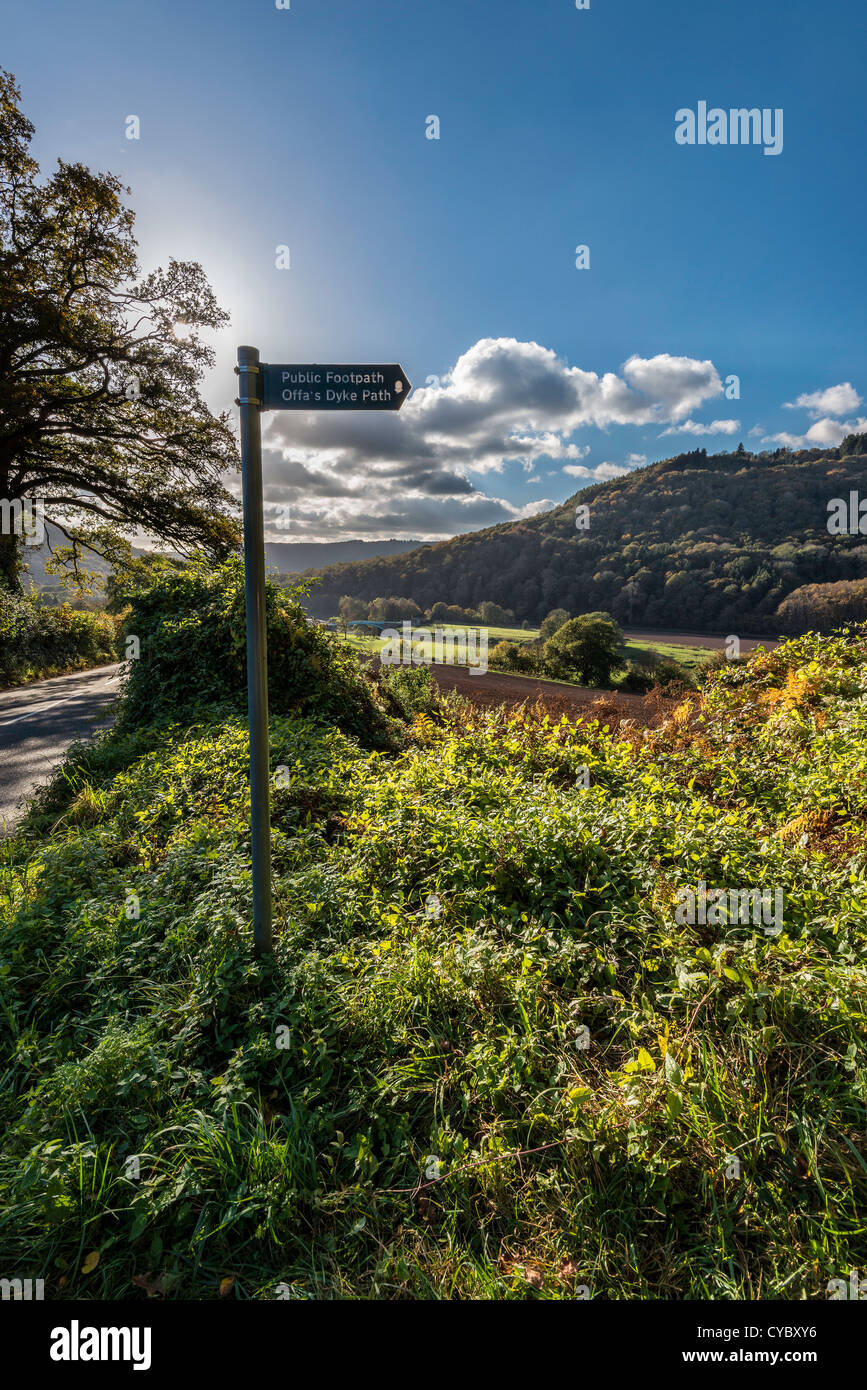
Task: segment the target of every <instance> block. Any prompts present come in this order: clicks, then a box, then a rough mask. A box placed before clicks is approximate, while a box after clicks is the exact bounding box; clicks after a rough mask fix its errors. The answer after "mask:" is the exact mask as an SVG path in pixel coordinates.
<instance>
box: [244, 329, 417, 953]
mask: <svg viewBox="0 0 867 1390" xmlns="http://www.w3.org/2000/svg"><path fill="white" fill-rule="evenodd" d="M235 371H236V373H237V375H238V378H239V381H240V394H239V396H238V397H237V400H236V402H235V404H236V405H238V406H239V407H240V412H241V477H242V493H243V502H244V594H245V601H246V610H247V700H248V709H249V719H250V829H251V841H252V865H253V946H254V949H255V950H256V951H257V953H259V954H265V953H269V952H270V951H271V950H272V923H271V804H270V758H269V754H268V651H267V642H266V622H265V521H264V509H263V502H262V422H261V419H260V416H261V412H262V411H263V410H307V411H312V410H400V408H401V406H402V405H403V403H404V401H405V400H406V398H407V396H408V395H409V393H410V391H411V390H412V387H411V385H410V383H409V381H408V380H407V377H406V373H405V372H404V370H403V368H402V367H400V366H398V365H397V363H389V364H386V365H381V364H374V365H370V364H363V365H360V366H359V365H357V364H356V365H348V364H346V363H339V364H337V365H331V364H329V365H323V364H322V363H319V362H313V363H312V364H301V365H299V364H296V363H289V364H279V365H275V364H274V363H268V362H260V361H259V349H258V348H254V347H239V348H238V365H237V367H236V368H235Z"/></svg>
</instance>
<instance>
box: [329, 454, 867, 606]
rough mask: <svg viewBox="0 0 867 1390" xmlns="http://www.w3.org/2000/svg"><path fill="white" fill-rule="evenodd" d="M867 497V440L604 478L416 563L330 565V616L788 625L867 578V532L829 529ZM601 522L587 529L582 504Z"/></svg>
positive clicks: (703, 457) (413, 556) (672, 462)
mask: <svg viewBox="0 0 867 1390" xmlns="http://www.w3.org/2000/svg"><path fill="white" fill-rule="evenodd" d="M852 491H857V492H858V493H859V495H860V497H861V498H864V499H867V436H865V435H859V436H850V438H849V439H848V440H847V441H846V442H845V443H844V444H843V445H842V446H841V448H840V449H830V450H818V449H813V450H801V451H799V452H797V453H791V452H790V451H788V450H784V449H779V450H777V451H776V452H774V453H763V454H750V453H748V452H745V451H742V450H739V451H736V452H734V453H722V454H715V455H712V456H710V457H709V456H708V455H707V454H706V452H705V451H704V450H696V451H693V452H691V453H687V454H679V455H677V456H676V457H674V458H668V459H663V460H662V461H661V462H659V463H653V464H650V465H648V466H647V467H645V468H641V469H638V470H636V471H635V472H632V473H629V474H626V475H625V476H624V477H622V478H615V479H613V480H612V481H611V482H606V483H599V484H595V485H594V486H592V487H589V488H585V489H583V490H582V491H581V492H580V493H576V494H575V495H574V496H573V497H571V498H570V499H569V500H568V501H567V502H564V503H563V504H562V505H561V506H558V507H555V508H554V509H553V510H552V511H550V512H545V513H543V514H541V515H539V516H536V517H533V518H532V519H530V520H527V521H520V522H511V523H506V524H504V525H499V526H494V527H490V528H488V529H487V530H484V531H475V532H471V533H469V534H467V535H461V536H456V537H455V538H454V539H453V540H450V541H440V542H438V543H437V544H435V545H432V546H426V547H425V548H424V549H416V550H413V551H411V552H409V553H407V554H404V555H394V556H380V557H378V558H376V559H372V560H368V561H367V562H366V563H360V564H359V563H351V564H342V565H331V566H328V567H326V568H324V569H322V570H320V571H319V572H318V574H319V578H320V579H321V583H320V584H319V585H317V586H316V587H315V588H314V590H313V593H312V595H311V602H310V607H311V610H312V611H314V612H315V613H317V614H320V615H325V614H328V613H333V612H334V611H335V610H336V608H337V604H338V602H339V600H340V598H341V596H342V595H344V594H349V595H352V596H353V597H356V598H359V599H363V600H365V601H367V602H370V601H371V600H373V599H375V598H380V597H382V598H390V597H395V598H398V599H414V600H415V602H416V603H418V604H419V605H420V606H421V607H422V608H423V609H429V608H431V607H432V606H433V604H435V603H437V602H443V603H446V604H456V605H458V606H459V607H461V608H464V609H478V607H479V604H480V603H482V602H483V601H486V600H487V601H492V602H494V603H498V604H500V605H501V606H502V607H504V608H509V609H512V610H514V612H515V614H516V615H517V618H518V620H522V619H528V620H529V621H530V622H532V623H538V622H539V621H540V620H541V619H542V618H543V617H544V616H545V614H546V613H548V612H549V611H550V610H551V609H552V608H565V609H567V610H568V611H569V612H572V613H580V612H586V611H588V610H594V609H604V610H606V611H608V612H610V613H612V614H613V615H614V617H615V618H617V619H618V621H620V622H622V623H626V624H631V625H639V626H645V627H651V626H659V625H664V626H665V627H667V628H677V627H689V628H696V627H698V628H701V629H703V630H705V631H714V630H717V631H732V632H733V631H737V630H738V629H739V630H740V631H741V632H746V631H753V632H767V631H769V630H772V631H773V630H775V615H776V612H777V608H778V606H779V604H780V603H781V602H782V601H783V600H784V599H785V598H786V597H787V595H788V594H790V593H792V592H793V591H794V590H795V589H798V588H801V587H802V586H804V585H824V584H831V583H836V582H840V581H844V580H847V581H852V580H856V579H859V578H861V577H863V576H864V575H867V537H863V536H860V535H854V536H853V535H833V536H832V535H830V534H829V532H828V503H829V502H830V501H831V499H832V498H838V497H839V498H845V499H848V496H849V493H850V492H852ZM579 505H584V506H587V507H588V508H589V516H588V520H589V527H588V529H586V530H578V529H576V508H577V507H578V506H579Z"/></svg>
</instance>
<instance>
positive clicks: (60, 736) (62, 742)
mask: <svg viewBox="0 0 867 1390" xmlns="http://www.w3.org/2000/svg"><path fill="white" fill-rule="evenodd" d="M121 669H122V668H121V667H120V666H100V667H98V668H97V670H95V671H76V672H75V674H74V675H71V676H55V677H53V678H52V679H51V680H48V681H37V682H36V684H34V685H24V686H19V687H18V688H17V689H15V690H6V691H3V692H0V835H3V834H4V833H6V831H8V830H9V829H11V827H12V825H13V823H14V821H15V820H16V819H17V817H18V815H19V814H20V807H19V805H18V803H19V802H20V800H21V798H22V797H25V796H28V795H29V794H30V793H32V792H33V791H34V790H35V789H36V787H38V786H40V785H41V784H42V783H43V782H47V781H48V779H49V778H50V776H51V774H52V773H53V771H54V769H55V768H56V767H57V765H58V763H60V762H61V761H62V760H63V755H64V753H65V752H66V750H67V748H68V747H69V745H70V744H71V743H75V742H76V741H77V740H79V739H85V738H88V737H89V736H90V735H91V734H92V733H93V732H94V730H95V729H96V728H104V727H105V726H106V724H108V723H110V720H109V719H108V718H107V717H106V715H105V712H104V711H105V707H106V705H107V704H109V703H110V702H111V701H112V700H114V699H115V698H116V697H117V695H118V693H119V690H120V681H119V676H120V672H121Z"/></svg>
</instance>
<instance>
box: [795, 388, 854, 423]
mask: <svg viewBox="0 0 867 1390" xmlns="http://www.w3.org/2000/svg"><path fill="white" fill-rule="evenodd" d="M860 404H861V397H860V396H859V395H858V392H857V391H856V390H855V387H854V386H853V385H852V383H851V381H844V382H841V384H840V385H839V386H828V387H826V389H825V390H824V391H808V392H805V393H804V394H803V395H802V396H799V397H798V399H797V400H795V401H786V402H785V404H784V405H783V409H784V410H806V411H809V413H810V415H812V417H813V419H814V420H818V419H819V418H820V417H821V416H823V415H845V414H846V413H847V412H848V411H850V410H857V409H858V406H859V405H860Z"/></svg>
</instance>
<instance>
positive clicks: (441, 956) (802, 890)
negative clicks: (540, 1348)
mask: <svg viewBox="0 0 867 1390" xmlns="http://www.w3.org/2000/svg"><path fill="white" fill-rule="evenodd" d="M230 589H231V586H229V589H224V587H223V585H222V583H220V584H217V585H216V591H217V592H219V593H229V592H230ZM196 592H197V593H200V594H201V593H202V592H203V591H201V590H198V589H197V590H196ZM284 602H285V600H284ZM209 612H210V609H209V607H208V605H207V604H206V605H205V609H204V613H203V618H204V620H205V621H206V622H210V621H211V620H212V619H211V617H209ZM290 616H291V614H290ZM170 645H171V644H170ZM172 649H173V648H172ZM221 650H222V649H221ZM316 651H318V648H315V649H311V652H312V654H315V652H316ZM425 675H426V672H424V671H423V670H421V671H412V672H410V671H397V672H395V673H394V674H393V676H390V677H389V678H390V679H392V680H397V678H398V677H399V676H400V677H402V678H403V680H404V682H405V681H406V680H407V678H409V677H411V678H412V679H411V684H412V686H413V687H416V686H419V687H420V686H422V685H423V684H424V680H425ZM414 693H418V692H414ZM191 722H192V727H191V726H190V725H191ZM410 738H411V743H410V746H409V747H407V748H405V749H404V750H403V751H401V752H399V753H397V754H389V753H383V752H376V751H369V750H366V749H364V748H363V747H362V746H361V745H360V743H359V741H358V740H357V739H356V738H354V737H351V736H347V735H346V734H345V733H343V732H341V731H340V730H339V729H337V728H335V727H334V726H333V725H328V724H327V723H325V722H324V721H323V720H321V719H319V718H314V717H310V716H309V715H308V714H306V713H305V714H304V715H301V714H298V713H294V714H285V715H277V716H275V717H274V719H273V720H272V727H271V761H272V767H273V768H274V769H275V783H274V793H273V816H274V825H275V834H274V840H275V850H274V881H275V895H276V913H275V918H276V930H277V954H276V959H275V962H274V965H273V968H271V967H267V968H265V967H262V966H260V965H258V964H256V962H255V961H254V960H253V958H252V956H251V953H250V950H249V944H250V943H249V935H250V923H249V867H248V853H249V849H248V843H249V823H248V815H249V799H248V797H249V794H248V791H247V785H246V756H247V747H246V731H245V726H244V719H243V715H242V714H238V715H237V716H236V715H228V716H227V715H226V713H225V712H224V714H223V716H222V717H220V718H218V717H216V715H215V714H214V713H213V711H211V712H210V713H209V714H208V717H207V718H205V719H202V720H199V721H195V720H193V721H191V720H190V719H189V718H187V717H186V716H185V717H184V720H183V722H181V723H179V724H178V725H176V726H175V727H174V728H170V727H167V726H165V725H162V726H160V727H159V728H153V727H148V726H146V725H142V726H135V727H133V726H131V725H127V727H126V729H125V730H124V729H121V730H120V731H118V732H117V733H116V734H115V735H113V736H112V737H109V738H101V739H99V740H98V741H97V742H96V744H95V745H94V746H93V747H92V748H90V749H83V750H79V753H78V754H77V757H76V760H75V761H74V762H73V763H71V764H70V765H68V767H67V769H66V774H65V777H63V778H60V779H59V780H58V786H57V787H56V788H55V795H54V800H53V801H51V803H50V807H51V821H50V823H51V824H52V825H54V827H55V828H54V830H53V832H52V833H51V834H49V835H48V836H47V837H46V838H45V839H44V840H41V841H40V840H38V839H37V838H36V837H35V827H34V822H33V821H31V823H30V824H29V825H25V826H24V827H23V828H22V831H21V832H20V833H19V835H18V836H16V837H15V838H14V839H13V840H12V841H10V842H9V843H8V844H7V846H6V848H5V850H4V872H3V875H2V877H0V894H2V896H0V912H2V916H3V920H4V931H3V935H2V938H0V940H2V970H3V972H4V973H3V974H2V976H0V979H2V987H3V1000H4V1013H5V1017H6V1019H7V1022H8V1023H9V1025H10V1026H9V1029H8V1030H7V1032H6V1033H5V1034H4V1043H3V1053H4V1056H3V1063H4V1069H5V1075H6V1082H5V1087H4V1089H3V1091H2V1093H0V1121H2V1123H3V1127H4V1133H5V1139H4V1146H3V1152H2V1155H0V1190H2V1193H3V1205H4V1209H5V1211H6V1212H7V1213H8V1220H7V1222H6V1224H5V1225H4V1226H3V1228H2V1231H0V1245H2V1247H3V1253H4V1257H5V1259H6V1261H7V1263H13V1264H15V1265H16V1267H22V1268H24V1267H26V1268H28V1269H29V1268H31V1267H32V1268H33V1269H34V1271H35V1270H36V1269H37V1268H38V1270H39V1271H44V1273H45V1279H46V1297H47V1298H48V1297H52V1296H55V1295H56V1293H57V1284H58V1280H59V1279H60V1278H61V1277H62V1278H64V1279H65V1280H66V1283H65V1285H64V1296H67V1297H82V1298H89V1297H100V1298H105V1297H120V1298H125V1297H135V1296H137V1291H138V1290H140V1289H141V1288H142V1287H143V1284H142V1281H143V1280H147V1281H148V1282H149V1283H150V1282H153V1283H156V1282H157V1281H158V1282H159V1286H160V1288H161V1290H162V1291H163V1294H164V1295H165V1296H167V1297H170V1298H189V1297H200V1298H216V1297H218V1296H219V1289H220V1281H221V1280H222V1279H224V1278H225V1276H226V1273H227V1271H228V1270H231V1271H232V1273H233V1274H234V1276H235V1279H236V1284H237V1287H238V1289H239V1291H240V1295H241V1296H243V1297H264V1298H270V1297H281V1296H283V1295H281V1294H280V1293H279V1292H277V1291H278V1290H279V1289H281V1288H282V1289H286V1288H287V1287H289V1288H291V1289H292V1290H293V1291H294V1296H298V1297H305V1298H310V1297H313V1298H317V1297H319V1298H343V1297H347V1296H360V1297H365V1298H367V1297H379V1298H393V1297H400V1296H410V1297H464V1298H511V1297H545V1298H574V1297H576V1292H575V1290H576V1289H577V1288H578V1287H580V1288H584V1289H588V1290H589V1292H590V1294H591V1295H592V1296H593V1297H594V1298H598V1297H608V1298H642V1297H643V1298H689V1297H699V1298H704V1297H711V1298H750V1297H765V1298H774V1297H780V1298H801V1297H803V1298H807V1299H811V1298H823V1297H825V1296H826V1290H827V1288H828V1287H829V1283H830V1281H831V1280H833V1279H835V1278H837V1277H838V1276H839V1273H840V1271H841V1270H848V1269H857V1268H861V1269H863V1268H864V1265H865V1244H864V1236H863V1215H862V1213H863V1210H864V1205H865V1200H867V1177H865V1173H867V1170H865V1167H864V1160H863V1136H864V1130H865V1094H867V1090H865V1088H867V1048H865V1043H864V1036H865V1030H864V1023H865V1019H864V1005H863V999H864V990H865V985H867V972H865V961H864V950H865V945H867V914H865V907H864V904H865V900H867V856H865V824H867V638H865V637H864V636H863V635H862V634H859V633H857V632H850V633H847V634H840V635H838V636H835V637H833V638H827V639H820V638H817V637H807V638H800V639H798V640H796V641H794V642H790V643H787V644H785V645H783V646H781V647H780V648H778V649H777V650H775V651H774V652H758V653H756V654H755V655H754V656H752V657H751V658H750V659H749V661H748V662H746V663H745V664H742V665H741V664H733V663H729V664H728V665H727V666H726V667H725V668H723V669H720V670H719V671H718V672H716V673H712V674H711V675H710V676H709V677H708V679H707V681H706V683H705V685H704V687H703V690H702V694H701V696H700V699H699V700H698V702H696V701H695V700H692V701H685V702H684V704H683V705H682V706H679V707H678V709H677V710H675V711H674V712H673V714H672V715H671V716H670V717H669V718H668V719H667V720H666V722H665V723H664V724H662V725H661V726H660V727H659V728H656V729H651V730H647V729H641V728H638V727H636V726H634V725H632V726H626V725H624V726H623V730H622V732H621V733H618V734H613V735H612V734H611V733H610V732H609V731H608V730H607V728H606V727H603V726H600V724H599V723H592V724H587V725H581V724H573V723H569V722H567V721H566V720H565V719H564V720H562V721H556V720H549V719H547V718H545V717H544V716H541V715H539V714H538V713H537V714H534V713H533V712H532V711H531V710H530V709H528V708H525V709H523V710H520V711H518V712H516V713H512V714H509V713H507V712H506V711H504V710H492V711H481V710H479V709H469V708H467V707H465V706H463V705H461V704H458V703H455V704H453V705H452V706H450V707H449V709H448V710H447V711H446V713H444V714H443V713H442V712H440V716H439V717H438V718H431V717H429V716H428V715H426V714H423V713H422V714H419V715H417V717H416V719H415V722H414V724H413V726H412V730H411V733H410ZM277 770H279V772H280V776H279V777H277V776H276V771H277ZM45 809H46V811H47V803H46V808H45ZM43 823H44V822H43ZM685 889H692V890H693V892H694V894H695V898H696V902H697V904H698V910H697V912H696V913H695V914H693V915H694V917H695V920H694V921H690V920H689V915H690V914H688V913H687V914H684V913H683V912H681V913H680V914H679V915H678V905H679V902H682V901H683V898H684V890H685ZM777 892H779V893H781V894H782V895H783V899H784V909H783V910H782V911H781V913H779V914H777V913H776V912H775V916H776V917H778V918H779V921H780V925H781V930H780V931H779V932H778V933H776V934H773V935H772V934H769V933H768V932H767V930H766V929H765V928H766V924H765V922H764V919H762V921H761V923H757V922H756V920H755V913H747V914H745V915H744V916H742V915H741V913H740V911H738V912H737V913H733V912H728V913H727V914H724V915H727V916H728V918H729V920H728V921H725V920H723V918H722V917H721V916H720V915H719V913H718V912H715V911H712V910H711V907H710V904H712V903H715V902H717V901H719V900H720V897H721V893H725V895H726V900H727V901H728V900H729V899H730V898H731V895H732V894H733V893H734V894H736V895H737V903H738V905H739V904H740V903H741V901H744V902H746V903H747V905H748V906H749V905H750V904H751V903H753V902H755V901H756V900H758V901H759V902H762V901H765V900H767V901H769V902H775V901H776V894H777ZM756 895H758V899H757V898H756ZM762 895H765V897H764V898H763V896H762ZM687 896H688V895H687ZM131 903H132V904H134V906H135V911H134V912H133V911H131V909H130V904H131ZM702 903H704V904H705V907H704V908H702V906H701V904H702ZM135 913H138V915H137V916H136V915H135ZM702 918H704V920H702ZM774 925H776V924H774ZM85 1242H86V1243H85ZM82 1250H87V1251H94V1250H98V1251H100V1252H101V1253H100V1260H99V1264H98V1267H96V1268H94V1269H92V1270H91V1271H90V1272H89V1273H86V1274H85V1273H84V1272H83V1271H82V1261H81V1258H80V1254H81V1251H82ZM624 1250H630V1251H632V1252H634V1253H633V1255H632V1256H630V1258H628V1259H625V1258H624V1254H623V1252H624ZM530 1274H532V1277H530Z"/></svg>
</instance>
